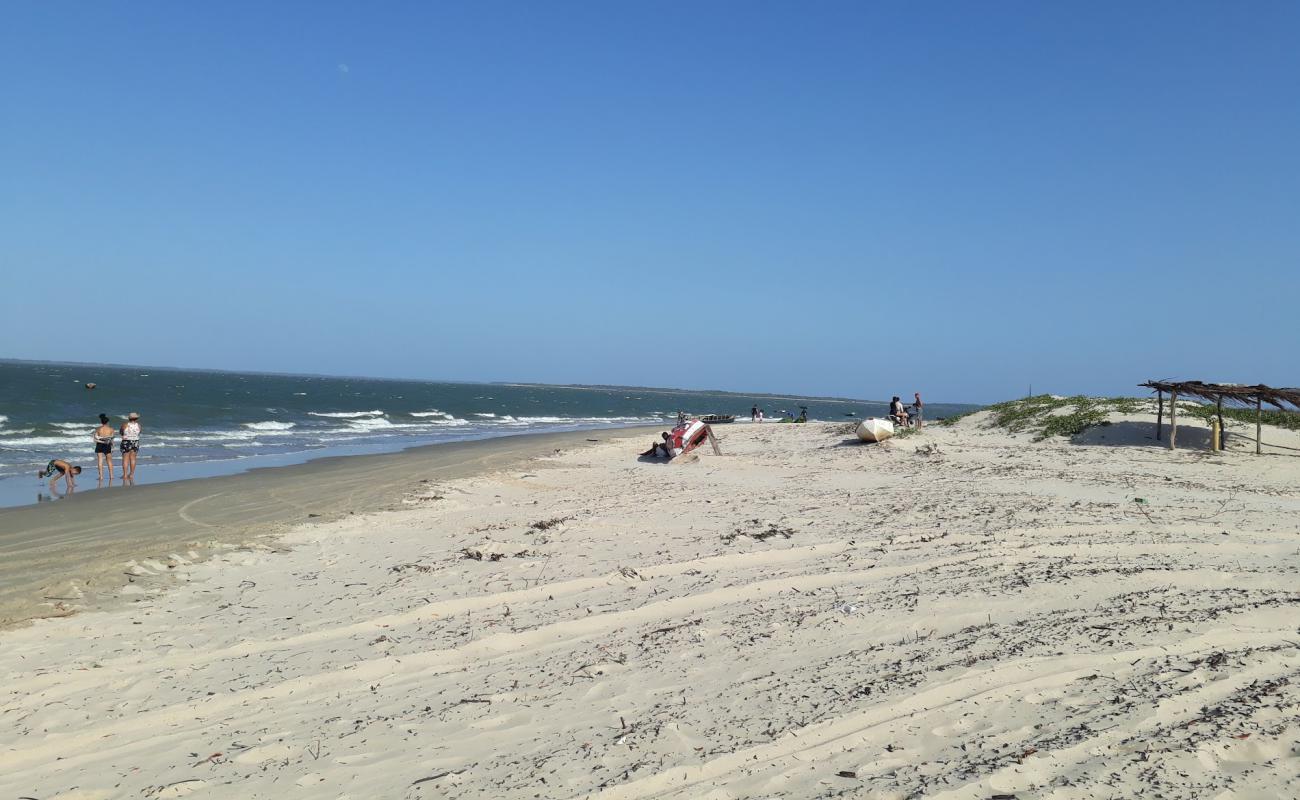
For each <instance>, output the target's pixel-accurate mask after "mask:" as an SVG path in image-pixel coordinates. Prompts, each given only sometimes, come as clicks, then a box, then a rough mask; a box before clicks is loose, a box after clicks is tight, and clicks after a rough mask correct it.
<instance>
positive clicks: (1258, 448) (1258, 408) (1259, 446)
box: [1255, 395, 1264, 455]
mask: <svg viewBox="0 0 1300 800" xmlns="http://www.w3.org/2000/svg"><path fill="white" fill-rule="evenodd" d="M1263 430H1264V401H1263V400H1261V399H1260V398H1259V396H1258V395H1256V396H1255V455H1260V454H1261V453H1263V452H1264V442H1263V441H1262V437H1263V435H1264V433H1263Z"/></svg>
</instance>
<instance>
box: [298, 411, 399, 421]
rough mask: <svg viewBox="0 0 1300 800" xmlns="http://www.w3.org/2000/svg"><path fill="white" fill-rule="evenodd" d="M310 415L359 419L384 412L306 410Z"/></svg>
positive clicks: (380, 415) (378, 415)
mask: <svg viewBox="0 0 1300 800" xmlns="http://www.w3.org/2000/svg"><path fill="white" fill-rule="evenodd" d="M307 415H308V416H311V417H333V418H334V419H359V418H361V417H382V416H383V415H384V412H382V411H380V410H379V409H375V410H374V411H308V412H307Z"/></svg>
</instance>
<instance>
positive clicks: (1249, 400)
mask: <svg viewBox="0 0 1300 800" xmlns="http://www.w3.org/2000/svg"><path fill="white" fill-rule="evenodd" d="M1138 385H1139V386H1145V387H1146V388H1148V389H1151V390H1152V391H1154V392H1155V393H1156V397H1157V398H1158V400H1159V403H1158V405H1157V406H1156V439H1159V438H1160V433H1161V430H1160V429H1161V423H1162V420H1163V418H1164V407H1165V392H1168V393H1169V449H1171V450H1172V449H1173V448H1174V441H1175V439H1176V437H1177V436H1178V396H1179V395H1183V396H1184V397H1198V398H1200V399H1202V400H1208V401H1210V402H1212V403H1214V405H1215V407H1216V408H1217V409H1218V412H1219V414H1218V416H1219V430H1220V431H1222V430H1223V401H1224V400H1227V401H1228V402H1234V403H1240V404H1242V405H1245V406H1252V405H1253V406H1254V407H1255V452H1256V453H1259V452H1261V450H1262V447H1263V442H1262V441H1261V439H1260V434H1261V433H1262V430H1263V425H1262V411H1263V408H1264V404H1265V403H1268V404H1269V405H1271V406H1273V407H1274V408H1277V409H1280V410H1282V411H1288V410H1295V409H1300V389H1294V388H1292V389H1278V388H1274V387H1272V386H1265V385H1264V384H1262V383H1260V384H1255V385H1253V386H1248V385H1246V384H1240V383H1205V382H1203V381H1170V380H1163V381H1147V382H1146V383H1141V384H1138ZM1287 406H1291V408H1290V409H1288V408H1287ZM1215 449H1218V447H1217V444H1216V445H1215Z"/></svg>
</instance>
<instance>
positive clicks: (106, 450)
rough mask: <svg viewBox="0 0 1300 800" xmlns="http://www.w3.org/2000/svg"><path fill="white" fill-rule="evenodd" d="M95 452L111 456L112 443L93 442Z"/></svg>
mask: <svg viewBox="0 0 1300 800" xmlns="http://www.w3.org/2000/svg"><path fill="white" fill-rule="evenodd" d="M95 452H96V453H103V454H104V455H112V454H113V443H112V442H95Z"/></svg>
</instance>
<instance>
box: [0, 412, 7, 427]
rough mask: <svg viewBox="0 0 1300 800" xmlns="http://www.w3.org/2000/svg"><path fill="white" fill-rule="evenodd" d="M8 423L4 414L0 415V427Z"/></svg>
mask: <svg viewBox="0 0 1300 800" xmlns="http://www.w3.org/2000/svg"><path fill="white" fill-rule="evenodd" d="M8 421H9V418H8V417H6V416H5V415H4V414H0V425H3V424H5V423H6V422H8Z"/></svg>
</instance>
